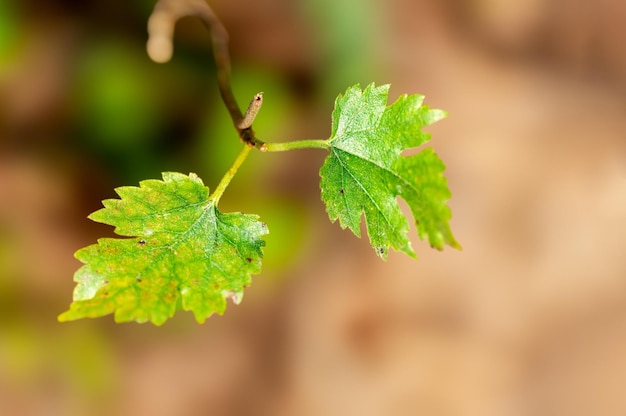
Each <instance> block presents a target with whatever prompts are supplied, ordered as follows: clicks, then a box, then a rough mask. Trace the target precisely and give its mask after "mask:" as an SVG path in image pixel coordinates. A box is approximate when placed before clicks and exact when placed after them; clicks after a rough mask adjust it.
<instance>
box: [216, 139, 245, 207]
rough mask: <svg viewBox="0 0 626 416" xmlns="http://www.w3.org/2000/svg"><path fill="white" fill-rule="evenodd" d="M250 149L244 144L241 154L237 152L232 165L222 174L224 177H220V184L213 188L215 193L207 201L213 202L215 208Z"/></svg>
mask: <svg viewBox="0 0 626 416" xmlns="http://www.w3.org/2000/svg"><path fill="white" fill-rule="evenodd" d="M252 148H253V147H252V146H250V145H248V144H244V146H243V149H241V152H239V154H238V155H237V158H236V159H235V161H234V162H233V165H232V166H231V167H230V169H228V171H227V172H226V173H225V174H224V176H223V177H222V180H221V181H220V183H219V184H218V185H217V187H216V188H215V191H213V193H212V194H211V196H210V197H209V200H211V201H213V203H214V204H215V205H216V206H217V203H218V202H219V200H220V198H221V197H222V195H223V194H224V191H225V190H226V188H227V187H228V185H229V184H230V181H232V180H233V178H234V177H235V174H236V173H237V171H238V170H239V167H240V166H241V165H242V164H243V162H244V161H245V160H246V158H247V157H248V154H249V153H250V150H252Z"/></svg>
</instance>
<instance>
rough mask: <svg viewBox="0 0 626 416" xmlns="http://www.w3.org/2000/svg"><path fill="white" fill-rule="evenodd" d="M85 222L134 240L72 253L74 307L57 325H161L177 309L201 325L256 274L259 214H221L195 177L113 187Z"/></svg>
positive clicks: (108, 241)
mask: <svg viewBox="0 0 626 416" xmlns="http://www.w3.org/2000/svg"><path fill="white" fill-rule="evenodd" d="M116 192H117V193H118V195H119V196H120V199H109V200H105V201H104V202H103V204H104V208H103V209H101V210H99V211H96V212H95V213H93V214H92V215H91V216H90V218H91V219H92V220H94V221H97V222H102V223H104V224H109V225H112V226H115V232H116V233H117V234H119V235H121V236H126V237H131V238H123V239H120V238H102V239H99V240H98V243H97V244H94V245H91V246H88V247H85V248H83V249H81V250H79V251H77V252H76V258H78V259H79V260H80V261H82V262H83V263H85V264H84V265H83V266H82V267H81V268H80V269H79V270H78V271H77V272H76V274H75V275H74V280H75V281H76V282H77V286H76V288H75V290H74V301H73V303H72V304H71V305H70V308H69V310H68V311H66V312H64V313H62V314H61V315H60V316H59V320H60V321H69V320H74V319H80V318H86V317H99V316H103V315H107V314H111V313H113V314H114V317H115V321H116V322H126V321H137V322H146V321H151V322H153V323H154V324H156V325H161V324H163V323H164V322H165V321H166V320H167V319H168V318H170V317H172V316H173V315H174V313H175V312H176V310H177V309H183V310H187V311H192V312H193V314H194V315H195V318H196V320H197V321H198V322H200V323H201V322H204V320H205V319H206V318H207V317H208V316H210V315H211V314H213V313H215V312H217V313H219V314H222V313H223V312H224V310H225V309H226V299H228V298H231V299H233V300H234V301H235V303H239V301H240V300H241V297H242V295H243V289H244V287H246V286H248V285H249V284H250V282H251V275H252V274H257V273H259V272H260V270H261V259H262V256H263V252H262V247H263V246H264V244H265V243H264V241H263V240H262V236H263V235H265V234H267V232H268V231H267V227H266V225H265V224H264V223H262V222H259V221H258V217H257V216H256V215H248V214H242V213H221V212H220V211H219V210H218V209H217V207H216V206H215V203H214V202H213V201H212V200H211V199H210V198H209V188H207V187H206V186H204V184H203V183H202V180H201V179H200V178H198V176H196V175H195V174H193V173H192V174H190V175H183V174H181V173H171V172H166V173H163V180H162V181H161V180H146V181H142V182H141V183H140V186H139V187H121V188H118V189H116Z"/></svg>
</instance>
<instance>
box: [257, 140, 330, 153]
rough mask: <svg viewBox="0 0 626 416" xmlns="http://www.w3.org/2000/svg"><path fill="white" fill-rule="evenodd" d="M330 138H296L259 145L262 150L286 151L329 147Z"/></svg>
mask: <svg viewBox="0 0 626 416" xmlns="http://www.w3.org/2000/svg"><path fill="white" fill-rule="evenodd" d="M329 148H330V144H329V143H328V140H296V141H293V142H283V143H263V144H261V145H260V146H259V150H260V151H262V152H286V151H288V150H296V149H329Z"/></svg>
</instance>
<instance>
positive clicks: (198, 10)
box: [147, 0, 263, 148]
mask: <svg viewBox="0 0 626 416" xmlns="http://www.w3.org/2000/svg"><path fill="white" fill-rule="evenodd" d="M185 16H195V17H198V18H199V19H200V20H202V22H203V23H204V24H205V25H206V27H207V29H208V30H209V33H210V34H211V42H212V44H213V58H214V59H215V65H216V67H217V82H218V86H219V89H220V95H221V96H222V101H224V104H225V105H226V108H227V109H228V113H229V114H230V118H231V119H232V121H233V124H234V125H235V128H236V129H237V133H238V134H239V138H240V139H241V140H242V141H243V142H244V143H246V144H248V145H250V146H254V147H258V148H260V147H261V146H262V145H263V142H261V141H260V140H258V139H256V137H255V135H254V131H252V127H251V126H252V121H253V120H254V117H255V116H256V112H257V111H258V108H259V107H260V103H261V102H262V96H261V95H260V94H257V95H256V96H255V97H254V98H253V100H252V103H251V104H250V107H249V108H248V111H247V112H246V116H245V117H244V115H243V114H242V113H241V110H240V109H239V105H238V104H237V100H236V99H235V96H234V95H233V91H232V88H231V82H230V54H229V52H228V32H227V31H226V28H224V25H222V22H221V21H220V20H219V19H218V17H217V15H216V14H215V13H214V12H213V10H212V9H211V8H210V7H209V5H208V4H207V3H206V2H205V1H204V0H159V1H158V2H157V3H156V5H155V6H154V10H153V12H152V15H151V16H150V19H149V20H148V36H149V38H148V44H147V50H148V55H150V58H151V59H152V60H154V61H155V62H167V61H169V60H170V58H171V57H172V50H173V46H172V39H173V37H174V27H175V25H176V21H177V20H178V19H180V18H182V17H185ZM257 97H261V98H257ZM255 102H256V103H258V106H257V107H256V110H255V111H252V113H251V110H250V109H251V108H252V107H253V104H255ZM255 106H256V104H255Z"/></svg>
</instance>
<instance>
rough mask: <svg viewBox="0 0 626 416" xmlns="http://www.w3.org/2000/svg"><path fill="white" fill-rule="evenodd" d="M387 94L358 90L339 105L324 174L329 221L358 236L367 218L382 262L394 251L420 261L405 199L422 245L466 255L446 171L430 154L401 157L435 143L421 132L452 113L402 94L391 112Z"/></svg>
mask: <svg viewBox="0 0 626 416" xmlns="http://www.w3.org/2000/svg"><path fill="white" fill-rule="evenodd" d="M388 93H389V86H388V85H383V86H379V87H376V86H375V85H374V84H370V85H369V86H368V87H367V88H365V90H361V88H360V87H359V86H358V85H356V86H353V87H350V88H348V90H347V91H346V92H345V94H343V95H340V96H339V97H337V100H336V101H335V109H334V111H333V115H332V130H331V137H330V139H328V143H329V145H330V153H329V155H328V157H327V158H326V160H325V161H324V164H323V165H322V168H321V170H320V176H321V182H320V187H321V192H322V200H323V201H324V203H325V204H326V210H327V212H328V215H329V217H330V219H331V221H335V220H337V219H339V224H340V225H341V227H342V228H346V227H347V228H349V229H350V230H351V231H352V232H353V233H354V234H355V235H356V236H358V237H360V235H361V230H360V225H361V217H362V216H364V218H365V224H366V226H367V233H368V235H369V239H370V244H371V245H372V247H373V248H374V249H375V251H376V253H377V254H378V255H379V256H380V257H382V258H383V259H385V258H386V257H387V253H388V249H389V247H391V248H393V249H395V250H397V251H402V252H405V253H406V254H408V255H410V256H412V257H415V252H414V251H413V249H412V247H411V243H410V241H409V239H408V236H407V232H408V230H409V223H408V221H407V219H406V217H405V216H404V215H403V213H402V211H401V209H400V206H399V205H398V201H397V197H402V198H403V199H404V200H405V201H406V202H407V204H408V206H409V208H410V210H411V213H412V214H413V217H414V220H415V224H416V226H417V232H418V235H419V237H420V238H422V239H427V240H428V241H429V243H430V245H431V246H432V247H434V248H437V249H439V250H441V249H443V246H444V245H446V244H447V245H449V246H452V247H455V248H460V246H459V244H458V243H457V242H456V240H455V239H454V236H453V235H452V232H451V230H450V226H449V221H450V217H451V213H450V209H449V208H448V207H447V205H446V202H447V200H448V199H449V198H450V191H449V189H448V187H447V182H446V179H445V177H444V176H443V172H444V170H445V165H444V164H443V162H442V161H441V160H440V159H439V157H438V156H437V155H436V154H435V152H434V151H433V150H432V149H424V150H422V151H421V152H419V153H417V154H414V155H411V156H403V155H402V152H403V151H405V150H407V149H412V148H416V147H419V146H421V145H422V144H424V143H426V142H427V141H428V140H430V135H429V134H428V133H424V132H423V131H422V127H424V126H427V125H429V124H432V123H434V122H436V121H438V120H440V119H442V118H444V117H445V116H446V113H445V112H444V111H442V110H434V109H430V108H429V107H428V106H426V105H423V104H422V102H423V99H424V97H423V96H422V95H408V96H407V95H402V96H401V97H399V98H398V99H397V100H396V102H394V103H393V104H392V105H390V106H387V98H388Z"/></svg>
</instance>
